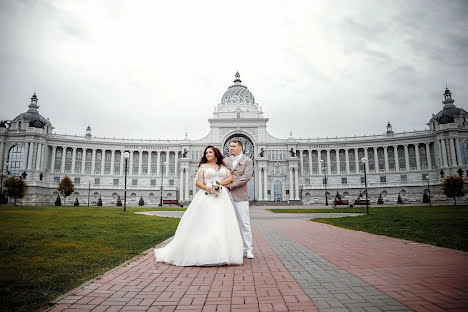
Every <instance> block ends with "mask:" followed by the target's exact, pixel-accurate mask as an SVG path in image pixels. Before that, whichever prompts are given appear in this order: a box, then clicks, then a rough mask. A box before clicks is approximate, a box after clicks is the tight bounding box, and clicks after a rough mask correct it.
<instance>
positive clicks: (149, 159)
mask: <svg viewBox="0 0 468 312" xmlns="http://www.w3.org/2000/svg"><path fill="white" fill-rule="evenodd" d="M176 170H177V168H176ZM147 174H148V175H149V176H150V175H151V150H149V151H148V172H147Z"/></svg>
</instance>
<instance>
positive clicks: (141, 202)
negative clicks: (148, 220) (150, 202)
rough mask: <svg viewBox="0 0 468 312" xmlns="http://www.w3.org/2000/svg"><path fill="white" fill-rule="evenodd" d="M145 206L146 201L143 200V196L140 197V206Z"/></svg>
mask: <svg viewBox="0 0 468 312" xmlns="http://www.w3.org/2000/svg"><path fill="white" fill-rule="evenodd" d="M144 204H145V201H144V200H143V196H140V200H139V201H138V205H139V206H143V205H144Z"/></svg>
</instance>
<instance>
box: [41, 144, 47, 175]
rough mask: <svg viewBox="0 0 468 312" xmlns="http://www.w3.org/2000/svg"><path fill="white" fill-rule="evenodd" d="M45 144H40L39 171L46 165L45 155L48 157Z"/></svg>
mask: <svg viewBox="0 0 468 312" xmlns="http://www.w3.org/2000/svg"><path fill="white" fill-rule="evenodd" d="M47 152H48V150H47V145H45V144H42V152H41V171H42V170H44V169H45V167H46V166H47V164H46V163H45V162H46V157H49V156H48V155H47Z"/></svg>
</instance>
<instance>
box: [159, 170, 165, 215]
mask: <svg viewBox="0 0 468 312" xmlns="http://www.w3.org/2000/svg"><path fill="white" fill-rule="evenodd" d="M165 164H166V162H165V161H164V162H161V197H160V198H159V207H162V205H163V181H164V167H165Z"/></svg>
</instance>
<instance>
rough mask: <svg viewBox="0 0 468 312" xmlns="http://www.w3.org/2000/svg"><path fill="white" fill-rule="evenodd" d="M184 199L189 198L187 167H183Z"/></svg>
mask: <svg viewBox="0 0 468 312" xmlns="http://www.w3.org/2000/svg"><path fill="white" fill-rule="evenodd" d="M158 168H159V167H158ZM194 191H195V190H194ZM185 200H189V168H188V167H187V168H186V169H185Z"/></svg>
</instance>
